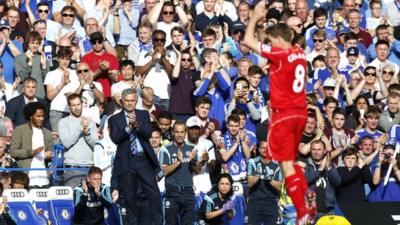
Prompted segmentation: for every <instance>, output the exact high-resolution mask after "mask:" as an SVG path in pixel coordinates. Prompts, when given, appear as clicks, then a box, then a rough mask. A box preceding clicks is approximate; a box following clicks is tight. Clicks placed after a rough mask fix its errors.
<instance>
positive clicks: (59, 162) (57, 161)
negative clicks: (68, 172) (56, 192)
mask: <svg viewBox="0 0 400 225" xmlns="http://www.w3.org/2000/svg"><path fill="white" fill-rule="evenodd" d="M51 165H52V167H53V168H63V167H64V146H63V145H62V144H55V145H53V159H52V161H51ZM62 174H63V171H54V172H53V174H52V176H51V178H52V183H53V184H54V185H61V183H62Z"/></svg>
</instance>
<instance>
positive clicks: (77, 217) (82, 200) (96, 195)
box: [73, 167, 112, 225]
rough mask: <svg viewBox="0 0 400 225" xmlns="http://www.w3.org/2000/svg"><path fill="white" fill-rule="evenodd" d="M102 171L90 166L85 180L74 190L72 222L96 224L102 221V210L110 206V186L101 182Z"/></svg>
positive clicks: (88, 224) (86, 224) (87, 224)
mask: <svg viewBox="0 0 400 225" xmlns="http://www.w3.org/2000/svg"><path fill="white" fill-rule="evenodd" d="M102 176H103V172H102V171H101V169H100V168H98V167H90V169H89V171H88V172H87V180H82V183H81V185H80V186H79V187H76V188H75V190H74V202H75V208H74V218H73V221H74V224H85V225H96V224H103V223H104V210H105V209H108V208H111V204H112V201H111V198H110V197H111V193H110V187H109V186H106V185H104V184H102V182H101V180H102Z"/></svg>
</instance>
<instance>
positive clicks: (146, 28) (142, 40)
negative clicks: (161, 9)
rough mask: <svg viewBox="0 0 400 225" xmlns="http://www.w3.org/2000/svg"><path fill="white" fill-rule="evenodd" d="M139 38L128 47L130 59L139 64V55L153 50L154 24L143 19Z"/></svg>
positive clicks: (139, 29)
mask: <svg viewBox="0 0 400 225" xmlns="http://www.w3.org/2000/svg"><path fill="white" fill-rule="evenodd" d="M147 1H153V0H147ZM138 31H139V32H138V38H136V39H135V40H133V41H132V42H131V44H130V45H129V47H128V59H129V60H132V61H133V62H134V63H135V65H137V63H138V60H139V55H140V53H141V52H142V51H146V52H148V51H151V49H153V44H152V39H151V34H152V32H153V26H152V25H151V23H149V22H148V21H143V22H141V23H140V24H139V28H138Z"/></svg>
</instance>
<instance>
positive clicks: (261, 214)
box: [246, 141, 282, 225]
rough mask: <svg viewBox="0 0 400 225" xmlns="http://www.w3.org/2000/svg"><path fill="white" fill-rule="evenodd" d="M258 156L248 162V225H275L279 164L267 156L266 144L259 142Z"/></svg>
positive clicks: (279, 182) (280, 185)
mask: <svg viewBox="0 0 400 225" xmlns="http://www.w3.org/2000/svg"><path fill="white" fill-rule="evenodd" d="M259 152H260V155H259V156H257V157H255V158H252V159H250V160H249V162H248V168H247V182H248V185H249V188H250V191H249V201H248V203H247V213H246V214H247V217H248V224H249V225H258V224H277V223H278V221H279V219H278V218H279V207H278V203H277V201H276V199H277V198H278V196H279V192H280V190H281V189H282V175H281V172H280V169H279V164H277V163H276V162H273V161H272V160H271V158H270V156H268V155H267V142H266V141H260V147H259Z"/></svg>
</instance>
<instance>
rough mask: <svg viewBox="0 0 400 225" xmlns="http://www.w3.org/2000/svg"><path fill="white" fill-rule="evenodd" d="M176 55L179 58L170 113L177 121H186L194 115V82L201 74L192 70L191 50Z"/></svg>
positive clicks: (172, 83)
mask: <svg viewBox="0 0 400 225" xmlns="http://www.w3.org/2000/svg"><path fill="white" fill-rule="evenodd" d="M174 49H175V50H176V48H175V47H174ZM175 53H176V54H177V56H178V57H177V60H176V64H175V66H174V69H173V70H172V76H171V97H170V103H169V112H171V113H172V115H173V117H174V119H175V120H181V121H186V120H187V119H188V118H189V117H190V116H191V115H193V114H194V112H193V102H192V101H193V96H192V93H193V91H194V89H195V86H194V80H195V78H196V77H198V76H199V74H198V72H197V71H196V70H192V69H191V67H192V61H193V57H192V56H191V55H190V52H189V50H184V51H183V52H180V51H179V50H176V51H175Z"/></svg>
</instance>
